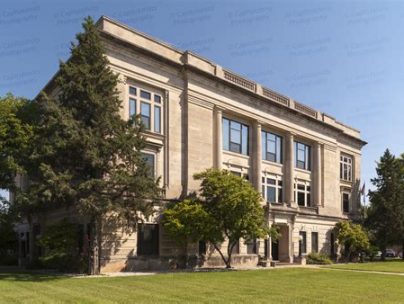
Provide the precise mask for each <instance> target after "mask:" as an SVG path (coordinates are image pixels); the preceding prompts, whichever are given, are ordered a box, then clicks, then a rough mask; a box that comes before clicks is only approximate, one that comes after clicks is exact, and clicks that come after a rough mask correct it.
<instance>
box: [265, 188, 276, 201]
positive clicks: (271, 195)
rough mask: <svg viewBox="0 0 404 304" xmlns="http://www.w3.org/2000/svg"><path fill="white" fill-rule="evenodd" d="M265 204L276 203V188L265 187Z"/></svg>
mask: <svg viewBox="0 0 404 304" xmlns="http://www.w3.org/2000/svg"><path fill="white" fill-rule="evenodd" d="M267 202H271V203H274V202H276V188H275V187H267Z"/></svg>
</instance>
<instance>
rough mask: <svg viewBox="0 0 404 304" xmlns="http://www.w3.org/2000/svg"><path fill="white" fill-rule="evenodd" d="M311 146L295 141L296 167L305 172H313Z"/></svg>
mask: <svg viewBox="0 0 404 304" xmlns="http://www.w3.org/2000/svg"><path fill="white" fill-rule="evenodd" d="M310 159H311V149H310V146H308V145H305V144H302V143H300V142H297V141H295V166H296V168H300V169H303V170H311V164H310V162H311V161H310Z"/></svg>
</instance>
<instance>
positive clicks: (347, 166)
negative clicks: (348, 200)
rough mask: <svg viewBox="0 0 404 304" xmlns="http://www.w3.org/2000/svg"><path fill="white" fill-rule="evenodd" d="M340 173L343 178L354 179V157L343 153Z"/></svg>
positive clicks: (349, 180) (348, 180) (346, 179)
mask: <svg viewBox="0 0 404 304" xmlns="http://www.w3.org/2000/svg"><path fill="white" fill-rule="evenodd" d="M339 174H340V178H341V179H342V180H345V181H347V182H351V181H352V157H351V156H348V155H343V154H341V156H340V163H339Z"/></svg>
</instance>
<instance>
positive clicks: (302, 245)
mask: <svg viewBox="0 0 404 304" xmlns="http://www.w3.org/2000/svg"><path fill="white" fill-rule="evenodd" d="M306 253H307V236H306V231H300V232H299V256H302V255H303V254H306Z"/></svg>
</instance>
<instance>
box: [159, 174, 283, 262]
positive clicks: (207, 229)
mask: <svg viewBox="0 0 404 304" xmlns="http://www.w3.org/2000/svg"><path fill="white" fill-rule="evenodd" d="M194 178H195V179H196V180H200V181H201V188H200V197H198V198H196V197H195V198H192V199H187V200H185V201H183V202H181V203H179V204H177V205H174V206H173V207H171V208H169V209H167V210H166V211H165V212H164V220H163V225H164V227H165V228H166V229H167V231H168V233H169V234H170V235H171V236H172V237H173V238H175V239H177V240H178V241H179V242H188V241H197V240H201V239H202V240H205V241H207V242H209V243H211V244H212V245H213V246H214V247H215V249H216V250H217V251H218V252H219V254H220V255H221V257H222V259H223V261H224V262H225V264H226V267H228V268H229V267H231V254H232V250H233V247H234V246H235V245H236V243H237V242H238V241H239V240H240V238H243V239H245V240H252V239H256V238H261V237H266V236H267V235H268V233H272V232H273V233H274V234H275V229H268V227H266V224H265V220H264V210H263V207H262V206H261V205H260V194H259V193H258V192H257V191H256V190H255V189H254V188H253V187H252V186H251V184H250V183H249V182H248V181H246V180H244V179H243V178H242V177H238V176H235V175H233V174H231V173H230V172H228V171H225V170H223V171H221V170H217V169H208V170H206V171H204V172H202V173H199V174H195V175H194ZM225 239H227V240H229V242H228V246H227V252H226V253H223V252H222V249H221V248H220V246H219V244H221V243H223V241H224V240H225Z"/></svg>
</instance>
